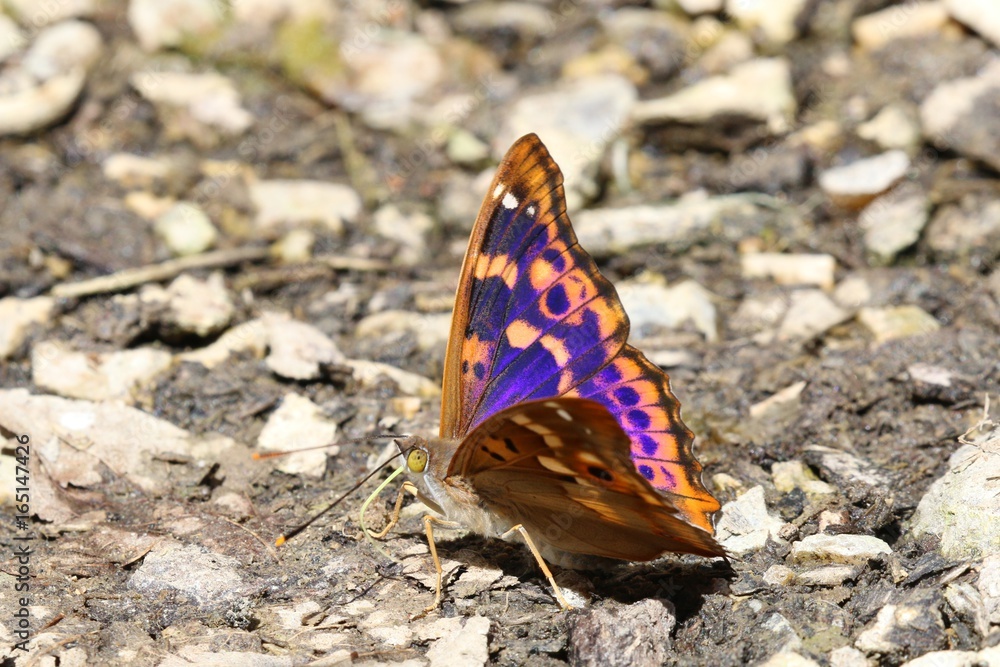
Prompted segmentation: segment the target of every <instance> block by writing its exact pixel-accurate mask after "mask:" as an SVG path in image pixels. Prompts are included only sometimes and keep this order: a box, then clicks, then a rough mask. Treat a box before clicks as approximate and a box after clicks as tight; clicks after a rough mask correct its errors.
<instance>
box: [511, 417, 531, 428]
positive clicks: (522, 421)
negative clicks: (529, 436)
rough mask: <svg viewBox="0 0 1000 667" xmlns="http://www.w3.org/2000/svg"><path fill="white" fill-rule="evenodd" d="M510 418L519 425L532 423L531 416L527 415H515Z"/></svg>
mask: <svg viewBox="0 0 1000 667" xmlns="http://www.w3.org/2000/svg"><path fill="white" fill-rule="evenodd" d="M510 420H511V421H512V422H514V423H515V424H517V425H518V426H527V425H528V424H530V423H531V418H530V417H527V416H525V415H514V416H512V417H511V418H510Z"/></svg>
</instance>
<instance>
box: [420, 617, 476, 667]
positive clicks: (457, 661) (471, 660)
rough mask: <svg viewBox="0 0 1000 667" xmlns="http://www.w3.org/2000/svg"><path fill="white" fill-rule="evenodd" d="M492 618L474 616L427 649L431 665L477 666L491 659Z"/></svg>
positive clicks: (431, 666) (439, 666)
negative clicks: (489, 641)
mask: <svg viewBox="0 0 1000 667" xmlns="http://www.w3.org/2000/svg"><path fill="white" fill-rule="evenodd" d="M489 632H490V619H488V618H486V617H485V616H472V617H471V618H469V619H467V620H466V621H465V623H464V624H462V626H461V627H458V628H455V629H453V630H452V631H451V632H449V633H448V634H446V635H444V636H443V637H441V638H440V639H437V640H435V641H434V642H433V643H432V644H431V645H430V647H429V648H428V649H427V659H428V660H430V667H477V666H478V665H485V664H486V661H487V660H488V659H489V644H488V635H489Z"/></svg>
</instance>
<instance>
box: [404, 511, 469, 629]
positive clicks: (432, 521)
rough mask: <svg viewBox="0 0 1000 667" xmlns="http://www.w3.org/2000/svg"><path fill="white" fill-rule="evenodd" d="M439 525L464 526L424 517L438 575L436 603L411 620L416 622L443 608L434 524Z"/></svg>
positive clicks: (428, 544)
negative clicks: (440, 607)
mask: <svg viewBox="0 0 1000 667" xmlns="http://www.w3.org/2000/svg"><path fill="white" fill-rule="evenodd" d="M435 523H436V524H438V525H439V526H441V527H442V528H461V527H462V524H460V523H456V522H454V521H445V520H444V519H439V518H437V517H436V516H433V515H431V514H427V515H425V516H424V530H425V531H426V532H427V546H428V547H430V550H431V559H432V560H433V561H434V571H435V573H436V574H437V582H436V584H435V586H434V602H432V603H430V604H429V605H427V606H426V607H424V610H423V611H422V612H420V613H419V614H417V615H415V616H413V617H412V618H411V619H410V620H414V619H417V618H420V617H422V616H425V615H427V614H429V613H431V612H432V611H434V610H435V609H437V608H438V607H439V606H441V575H442V570H441V560H440V559H439V558H438V552H437V545H436V544H434V528H433V527H432V526H433V524H435Z"/></svg>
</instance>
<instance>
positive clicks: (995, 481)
mask: <svg viewBox="0 0 1000 667" xmlns="http://www.w3.org/2000/svg"><path fill="white" fill-rule="evenodd" d="M972 443H973V444H968V445H962V446H961V447H960V448H959V449H958V450H957V451H956V452H955V453H954V454H952V455H951V458H950V459H949V460H948V470H947V471H946V472H945V473H944V475H942V476H941V477H940V478H938V479H937V480H936V481H935V482H934V483H933V484H931V487H930V488H929V489H928V490H927V493H925V494H924V497H923V498H921V499H920V503H919V504H918V505H917V510H916V512H914V514H913V519H912V528H913V532H914V534H915V535H923V534H930V535H935V536H937V537H939V538H940V540H941V546H940V549H941V553H942V554H944V556H945V557H947V558H952V559H955V560H962V559H974V558H980V557H982V556H984V555H989V554H993V553H996V545H997V544H998V543H1000V521H997V517H1000V427H996V428H994V429H993V430H992V431H990V432H988V433H985V434H981V435H979V436H978V437H976V438H975V439H973V440H972ZM991 613H992V612H991Z"/></svg>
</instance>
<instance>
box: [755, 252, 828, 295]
mask: <svg viewBox="0 0 1000 667" xmlns="http://www.w3.org/2000/svg"><path fill="white" fill-rule="evenodd" d="M740 266H741V268H742V271H743V277H744V278H771V279H772V280H774V281H775V282H776V283H778V284H779V285H815V286H817V287H821V288H823V289H826V290H829V289H833V275H834V271H835V270H836V268H837V260H835V259H834V257H833V255H827V254H816V255H808V254H799V255H789V254H785V253H778V252H757V253H754V252H751V253H745V254H743V255H740Z"/></svg>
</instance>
